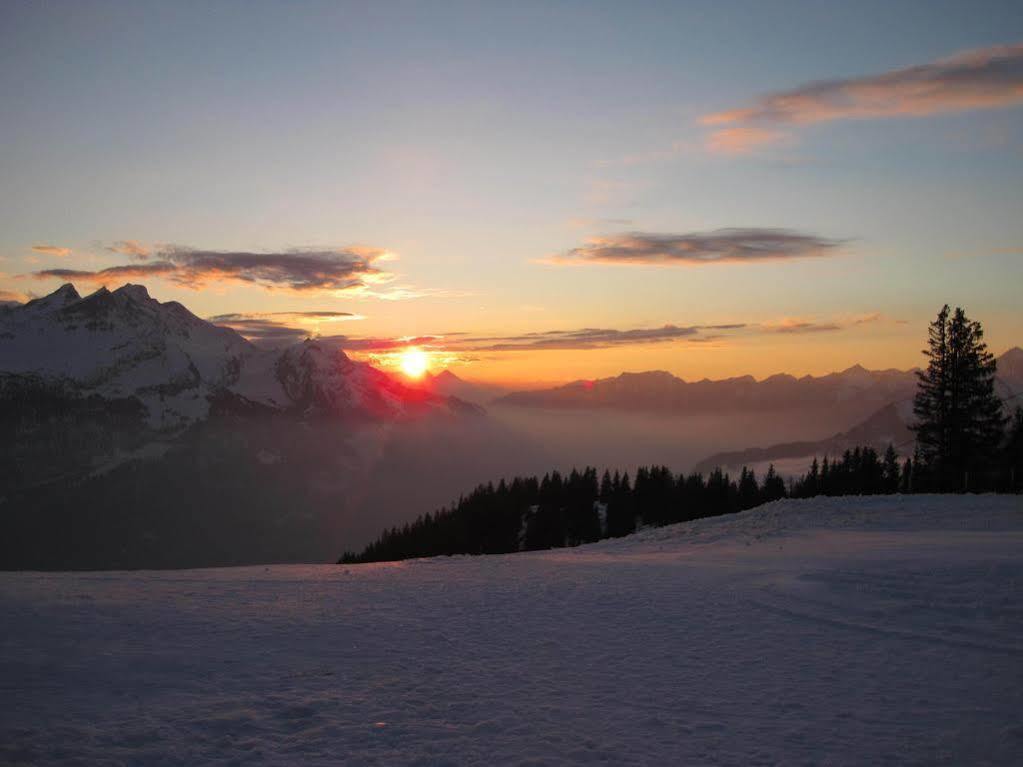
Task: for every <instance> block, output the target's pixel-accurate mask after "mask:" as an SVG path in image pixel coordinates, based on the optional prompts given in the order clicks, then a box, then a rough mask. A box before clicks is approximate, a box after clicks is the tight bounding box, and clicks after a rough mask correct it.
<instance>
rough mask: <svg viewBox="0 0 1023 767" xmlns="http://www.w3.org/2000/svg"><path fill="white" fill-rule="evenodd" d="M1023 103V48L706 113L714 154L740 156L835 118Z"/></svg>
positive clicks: (821, 85) (817, 86) (963, 56)
mask: <svg viewBox="0 0 1023 767" xmlns="http://www.w3.org/2000/svg"><path fill="white" fill-rule="evenodd" d="M1020 103H1023V43H1018V44H1014V45H1001V46H994V47H991V48H982V49H979V50H973V51H966V52H963V53H958V54H956V55H954V56H950V57H948V58H943V59H938V60H937V61H933V62H930V63H928V64H919V65H916V66H911V67H905V68H903V69H894V70H891V71H888V72H884V73H881V74H877V75H869V76H865V77H854V78H848V79H841V80H823V81H817V82H811V83H807V84H806V85H801V86H799V87H797V88H793V89H791V90H787V91H780V92H778V93H772V94H769V95H767V96H765V97H763V98H761V99H760V100H758V101H757V102H756V103H754V104H753V105H752V106H748V107H742V108H739V109H732V110H728V111H724V112H717V113H715V114H709V115H706V116H705V117H703V118H702V120H701V122H702V123H703V124H704V125H708V126H712V127H714V128H715V130H714V132H713V133H711V134H710V136H709V138H708V141H707V148H708V149H709V150H710V151H712V152H720V153H726V154H741V153H745V152H749V151H752V150H753V149H754V148H756V147H758V146H763V145H765V144H773V143H777V142H778V141H781V140H784V139H785V138H786V137H787V136H788V133H787V131H785V130H782V129H785V128H790V127H792V126H799V125H809V124H812V123H820V122H829V121H833V120H850V119H864V118H885V117H922V116H926V115H933V114H939V113H943V112H961V111H966V110H974V109H994V108H999V107H1008V106H1012V105H1014V104H1020Z"/></svg>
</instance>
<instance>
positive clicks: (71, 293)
mask: <svg viewBox="0 0 1023 767" xmlns="http://www.w3.org/2000/svg"><path fill="white" fill-rule="evenodd" d="M47 298H62V299H64V300H65V301H77V300H78V299H79V298H81V296H80V295H79V294H78V291H77V290H75V286H74V285H72V284H71V283H70V282H65V283H64V284H63V285H61V286H60V287H59V288H57V289H56V290H55V291H53V292H52V293H50V295H48V296H47Z"/></svg>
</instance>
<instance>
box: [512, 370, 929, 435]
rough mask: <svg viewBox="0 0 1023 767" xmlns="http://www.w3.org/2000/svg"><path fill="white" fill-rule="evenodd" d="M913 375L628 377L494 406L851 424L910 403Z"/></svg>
mask: <svg viewBox="0 0 1023 767" xmlns="http://www.w3.org/2000/svg"><path fill="white" fill-rule="evenodd" d="M915 389H916V375H915V374H914V372H913V371H902V370H880V371H870V370H867V369H865V368H863V367H861V366H859V365H856V366H854V367H851V368H848V369H847V370H843V371H842V372H840V373H831V374H829V375H825V376H820V377H814V376H803V377H802V378H796V377H794V376H790V375H784V374H780V375H774V376H771V377H770V378H767V379H765V380H763V381H758V380H756V379H755V378H753V377H752V376H742V377H738V378H726V379H724V380H718V381H711V380H707V379H704V380H702V381H695V382H688V381H684V380H683V379H681V378H678V377H676V376H674V375H672V374H670V373H666V372H664V371H652V372H646V373H622V374H621V375H619V376H616V377H614V378H603V379H598V380H595V381H575V382H573V383H570V384H567V385H565V386H559V387H555V388H552V389H541V390H537V391H525V392H516V393H513V394H509V395H508V396H506V397H502V398H501V399H499V400H497V401H496V402H495V404H496V405H508V406H516V407H532V408H558V409H579V410H620V411H652V412H658V413H665V414H672V415H701V414H713V413H729V414H735V413H762V412H783V411H795V410H800V411H803V412H807V413H809V412H812V411H814V410H821V409H823V408H827V409H828V410H829V412H830V413H831V414H832V415H835V414H836V411H840V412H841V415H842V417H843V419H844V420H845V421H846V422H847V423H854V422H855V421H857V420H859V419H861V418H864V417H866V416H867V415H869V414H870V413H872V412H874V411H875V410H877V409H878V408H881V407H883V406H884V405H887V404H888V403H890V402H896V401H898V400H901V399H905V398H907V397H910V396H912V394H913V392H914V391H915Z"/></svg>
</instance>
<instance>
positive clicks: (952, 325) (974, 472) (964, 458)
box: [913, 305, 1005, 492]
mask: <svg viewBox="0 0 1023 767" xmlns="http://www.w3.org/2000/svg"><path fill="white" fill-rule="evenodd" d="M924 354H926V355H927V358H928V363H927V369H926V370H924V371H921V372H920V373H918V377H919V385H918V389H917V394H916V397H915V398H914V400H913V414H914V415H915V416H916V419H917V420H916V423H915V424H914V426H913V429H914V431H915V432H916V440H917V447H918V449H919V451H920V456H921V458H922V460H923V463H924V464H925V467H926V473H927V475H928V479H929V481H930V482H931V483H932V486H933V487H934V489H937V490H940V491H943V492H962V491H966V490H973V489H983V488H984V487H985V486H986V484H987V482H988V481H989V475H990V468H991V460H992V458H993V457H994V455H995V454H996V452H997V450H998V446H999V445H1000V444H1001V436H1002V428H1003V426H1004V422H1005V419H1004V417H1003V415H1002V405H1001V402H1000V401H999V399H998V397H997V396H996V395H995V390H994V381H995V359H994V356H993V355H992V354H991V353H990V352H989V351H988V349H987V344H985V343H984V331H983V328H982V327H981V325H980V323H979V322H975V321H972V320H970V319H968V318H967V317H966V314H965V312H963V310H962V309H960V308H956V310H955V312H954V313H953V314H952V315H951V317H950V316H949V309H948V306H947V305H946V306H944V307H943V308H942V310H941V311H940V312H939V313H938V316H937V318H936V319H935V320H934V322H932V323H931V326H930V329H929V331H928V348H927V349H926V350H925V351H924Z"/></svg>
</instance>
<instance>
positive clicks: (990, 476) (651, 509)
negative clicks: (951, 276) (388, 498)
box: [339, 306, 1023, 564]
mask: <svg viewBox="0 0 1023 767" xmlns="http://www.w3.org/2000/svg"><path fill="white" fill-rule="evenodd" d="M983 337H984V333H983V329H982V328H981V326H980V323H978V322H974V321H971V320H969V319H968V318H967V317H966V315H965V313H964V312H963V310H962V309H958V308H957V309H956V310H955V312H950V311H949V308H948V306H945V307H943V308H942V310H941V311H940V312H939V313H938V316H937V319H936V320H935V321H934V322H933V323H931V326H930V329H929V334H928V348H927V349H926V350H925V351H924V354H925V355H926V356H927V358H928V365H927V368H926V369H925V370H923V371H921V372H920V373H919V374H918V377H919V385H918V390H917V394H916V397H915V399H914V406H913V412H914V417H915V419H916V421H915V423H914V425H913V427H912V428H913V430H914V432H915V437H916V439H915V448H914V450H913V454H912V455H911V456H910V457H907V458H905V459H900V456H899V453H898V451H897V450H896V448H895V446H894V445H891V444H889V445H888V448H887V449H886V450H885V451H884V453H883V455H881V454H878V452H877V451H876V450H875V449H874V448H873V447H869V446H867V447H857V448H854V449H851V450H847V451H845V452H844V453H843V454H842V455H841V456H840V457H829V456H824V457H823V459H822V460H820V461H818V459H817V458H814V460H813V463H812V464H811V465H810V469H809V471H807V472H806V473H805V474H803V475H802V476H800V477H798V478H795V479H792V480H790V481H789V482H788V483H786V482H785V480H784V479H783V478H782V477H781V476H779V474H778V473H777V472H776V471H775V468H774V466H773V465H771V466H769V468H768V469H767V471H766V472H765V474H764V477H763V479H762V480H760V479H758V478H757V475H756V473H755V471H754V470H753V469H752V468H747V467H743V469H742V470H741V472H740V473H739V475H738V476H737V477H733V476H730V475H729V474H728V473H726V472H724V471H723V470H722V469H720V468H718V469H715V470H714V471H712V472H711V473H710V474H709V475H708V476H707V477H706V478H704V476H703V475H702V474H697V473H694V474H689V475H685V474H678V475H675V474H674V473H673V472H672V471H671V470H670V469H669V468H668V467H666V466H650V467H643V468H640V469H639V470H638V471H637V472H636V475H635V477H634V478H630V477H629V474H628V472H626V473H620V472H618V471H616V472H614V474H611V473H610V472H609V471H605V472H604V473H603V475H602V476H601V477H600V479H599V480H598V473H597V470H596V469H595V468H593V467H586V468H585V469H583V470H582V471H579V470H576V469H573V470H572V471H571V472H569V474H568V475H562V474H560V473H559V472H557V471H553V472H550V473H548V474H545V475H544V476H543V477H542V478H537V477H535V476H534V477H516V478H514V479H512V480H511V481H505V480H503V479H502V480H501V481H500V482H499V483H498V484H497V485H496V486H495V485H494V484H493V483H487V484H486V485H480V486H479V487H477V488H476V489H475V490H473V491H472V492H471V493H469V494H468V495H467V496H463V497H462V498H459V500H458V501H457V503H455V504H453V505H451V506H450V507H447V508H443V509H440V510H439V511H436V512H434V513H432V514H425V515H422V516H420V517H419V518H417V519H416V520H415V521H414V522H412V523H409V524H406V525H404V526H402V527H393V528H391V529H389V530H386V531H384V533H383V534H382V535H381V536H380V537H379V538H378V539H377V540H376V541H374V542H373V543H371V544H369V545H368V546H367V547H366V548H365V549H363V551H362V552H360V553H354V552H345V554H344V555H343V556H342V557H341V559H340V560H339V563H342V564H344V563H359V562H379V561H389V560H400V559H410V558H416V557H431V556H439V555H452V554H507V553H512V552H516V551H535V550H540V549H550V548H561V547H565V546H577V545H580V544H583V543H591V542H593V541H597V540H601V539H603V538H616V537H621V536H625V535H629V534H630V533H632V532H635V531H636V530H637V529H639V528H641V527H656V526H662V525H669V524H674V523H677V522H686V521H691V520H694V519H701V518H704V517H712V516H718V515H722V514H732V513H735V512H739V511H743V510H746V509H751V508H753V507H755V506H759V505H760V504H763V503H767V502H770V501H774V500H778V499H780V498H786V497H792V498H810V497H813V496H818V495H828V496H834V495H876V494H889V493H931V492H988V491H998V492H1009V493H1019V492H1021V491H1023V409H1020V408H1019V407H1017V408H1016V409H1015V412H1014V414H1013V415H1012V417H1011V418H1010V417H1008V416H1006V415H1005V409H1006V408H1005V407H1004V405H1003V403H1002V401H1001V400H1000V399H999V398H998V396H997V395H996V393H995V389H994V380H995V362H994V357H993V356H992V355H991V354H990V352H988V350H987V346H986V344H985V343H984V340H983Z"/></svg>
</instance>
